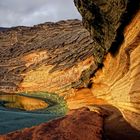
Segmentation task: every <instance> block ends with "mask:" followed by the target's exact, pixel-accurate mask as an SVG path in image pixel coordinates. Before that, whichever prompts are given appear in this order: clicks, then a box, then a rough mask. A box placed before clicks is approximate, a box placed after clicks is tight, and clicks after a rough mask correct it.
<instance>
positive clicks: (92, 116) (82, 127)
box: [0, 108, 103, 140]
mask: <svg viewBox="0 0 140 140" xmlns="http://www.w3.org/2000/svg"><path fill="white" fill-rule="evenodd" d="M102 131H103V118H102V117H101V116H100V115H99V114H97V113H95V112H91V111H89V110H88V109H87V108H82V109H79V110H75V111H71V112H70V113H69V114H68V115H67V116H65V117H63V118H60V119H57V120H53V121H51V122H48V123H44V124H41V125H39V126H36V127H32V128H26V129H24V130H22V131H16V132H13V133H10V134H7V135H5V136H0V140H18V139H20V140H28V139H29V140H101V139H102Z"/></svg>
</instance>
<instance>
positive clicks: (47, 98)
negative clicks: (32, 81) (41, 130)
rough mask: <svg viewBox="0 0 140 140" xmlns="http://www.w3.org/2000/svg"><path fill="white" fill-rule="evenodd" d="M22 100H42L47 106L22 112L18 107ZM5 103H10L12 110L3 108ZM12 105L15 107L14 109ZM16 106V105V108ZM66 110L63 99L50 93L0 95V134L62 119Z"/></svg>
mask: <svg viewBox="0 0 140 140" xmlns="http://www.w3.org/2000/svg"><path fill="white" fill-rule="evenodd" d="M29 95H30V96H29ZM4 96H5V97H4ZM11 96H13V97H11ZM18 96H19V97H18ZM23 98H29V100H30V99H31V101H33V100H34V101H35V100H42V101H43V102H46V103H47V104H48V106H46V107H45V108H41V109H35V110H30V111H28V110H24V109H23V108H20V106H19V102H20V99H23ZM6 99H7V100H6ZM9 99H10V100H9ZM11 99H13V100H11ZM16 99H17V100H16ZM14 102H15V103H14ZM17 102H18V103H17ZM25 102H26V101H25ZM7 103H10V104H11V103H12V108H10V106H9V108H7V107H6V106H5V104H7ZM26 103H27V102H26ZM13 104H14V105H15V106H14V108H13ZM16 105H18V106H17V108H16ZM67 110H68V109H67V105H66V102H65V101H64V99H63V98H62V97H59V96H58V95H56V94H52V93H51V94H50V93H45V92H38V93H30V94H29V93H20V94H18V95H0V134H5V133H9V132H13V131H15V130H20V129H23V128H27V127H32V126H35V125H38V124H40V123H43V122H47V121H50V120H53V119H55V118H58V117H62V116H64V115H65V114H66V112H67Z"/></svg>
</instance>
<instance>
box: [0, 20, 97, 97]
mask: <svg viewBox="0 0 140 140" xmlns="http://www.w3.org/2000/svg"><path fill="white" fill-rule="evenodd" d="M93 46H95V47H93ZM95 48H96V43H94V42H93V40H92V39H91V38H90V35H89V33H88V31H87V30H86V29H84V27H83V26H82V23H81V22H80V21H79V20H68V21H60V22H57V23H44V24H41V25H37V26H34V27H15V28H10V29H9V30H8V31H3V32H0V91H3V92H7V93H15V92H16V93H19V92H28V91H34V92H35V91H45V92H46V91H47V92H55V93H59V94H61V95H62V94H63V95H64V94H65V95H66V94H67V95H68V94H70V93H71V92H72V90H71V89H72V87H87V86H88V83H89V77H90V75H91V74H92V73H93V72H94V70H95V69H96V68H97V66H96V63H95V60H94V57H93V54H94V52H95V51H94V50H95Z"/></svg>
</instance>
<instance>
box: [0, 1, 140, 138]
mask: <svg viewBox="0 0 140 140" xmlns="http://www.w3.org/2000/svg"><path fill="white" fill-rule="evenodd" d="M75 4H76V6H77V8H78V10H79V12H80V13H81V15H82V17H83V25H84V26H85V28H87V29H88V30H89V32H90V33H89V32H88V31H87V30H86V29H85V28H84V27H83V26H82V22H80V21H78V20H68V21H60V22H57V23H44V24H40V25H37V26H34V27H16V28H11V29H8V30H7V31H2V32H0V42H1V43H0V69H1V71H0V77H1V78H0V90H1V94H4V95H5V94H17V95H18V94H20V95H22V94H23V95H26V96H32V97H36V96H35V95H36V94H38V93H39V92H40V91H41V92H42V93H44V96H45V94H48V93H49V94H53V93H55V94H57V95H59V96H61V97H63V98H64V100H66V102H67V105H68V108H69V109H76V108H79V107H82V106H88V107H89V108H90V110H92V111H96V112H98V113H99V114H100V115H101V114H102V113H103V112H104V111H103V110H104V109H103V108H102V106H103V105H111V106H114V107H116V108H117V109H118V110H120V112H121V113H122V115H123V117H124V119H125V120H126V121H127V122H128V124H129V125H130V127H133V128H135V129H137V130H138V131H140V121H139V120H140V86H139V83H140V56H139V55H140V41H139V40H140V9H139V7H140V2H139V1H137V0H134V1H133V0H106V1H105V0H75ZM42 97H43V96H42ZM93 105H98V107H99V108H94V106H93ZM35 108H36V107H35ZM105 110H107V112H111V111H112V110H111V109H110V107H107V109H105ZM105 112H106V111H105ZM103 114H104V113H103ZM107 114H110V113H107ZM113 118H114V116H113ZM117 121H118V120H117ZM107 122H109V121H108V120H107ZM118 122H122V121H118ZM127 126H128V125H127ZM110 127H112V128H115V127H114V126H112V125H110ZM122 128H123V129H124V126H122ZM123 129H121V130H123ZM125 129H126V127H125ZM138 133H139V132H138ZM139 134H140V133H139ZM113 140H114V139H113ZM131 140H136V138H135V139H133V138H132V139H131Z"/></svg>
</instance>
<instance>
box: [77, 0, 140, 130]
mask: <svg viewBox="0 0 140 140" xmlns="http://www.w3.org/2000/svg"><path fill="white" fill-rule="evenodd" d="M132 3H133V4H132ZM75 4H76V6H77V7H78V10H79V11H80V13H81V14H82V16H83V23H84V26H85V27H86V28H87V29H88V30H89V31H90V33H91V36H92V38H93V39H94V41H96V42H98V44H99V46H100V48H101V49H100V50H101V51H102V50H103V52H106V50H108V49H109V48H111V49H110V52H109V53H108V54H107V56H106V57H105V60H104V62H103V67H102V69H99V70H98V71H97V72H96V74H95V76H94V77H93V78H92V83H93V84H92V88H91V90H92V93H93V95H94V96H95V97H96V98H97V99H103V100H105V101H106V102H107V103H108V104H112V105H113V106H115V107H117V108H118V109H119V110H120V111H121V112H122V114H123V116H124V118H125V119H126V120H127V121H128V122H129V123H130V124H131V125H132V126H133V127H135V128H137V129H138V130H140V121H139V120H140V86H139V83H140V77H139V76H140V56H139V54H140V11H139V10H138V8H139V7H140V2H138V1H135V0H134V1H131V0H115V1H114V0H108V1H96V0H89V1H86V0H75ZM134 13H135V14H134ZM133 14H134V15H133ZM132 15H133V16H132ZM131 18H132V19H133V20H130V19H131ZM99 23H100V24H99ZM128 23H129V26H127V27H126V28H125V30H123V29H124V27H125V26H126V25H127V24H128ZM114 39H116V40H114ZM114 41H115V42H114ZM120 43H121V45H120ZM118 45H120V46H118ZM118 47H120V48H118ZM100 54H101V55H102V56H103V55H104V53H100Z"/></svg>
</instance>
